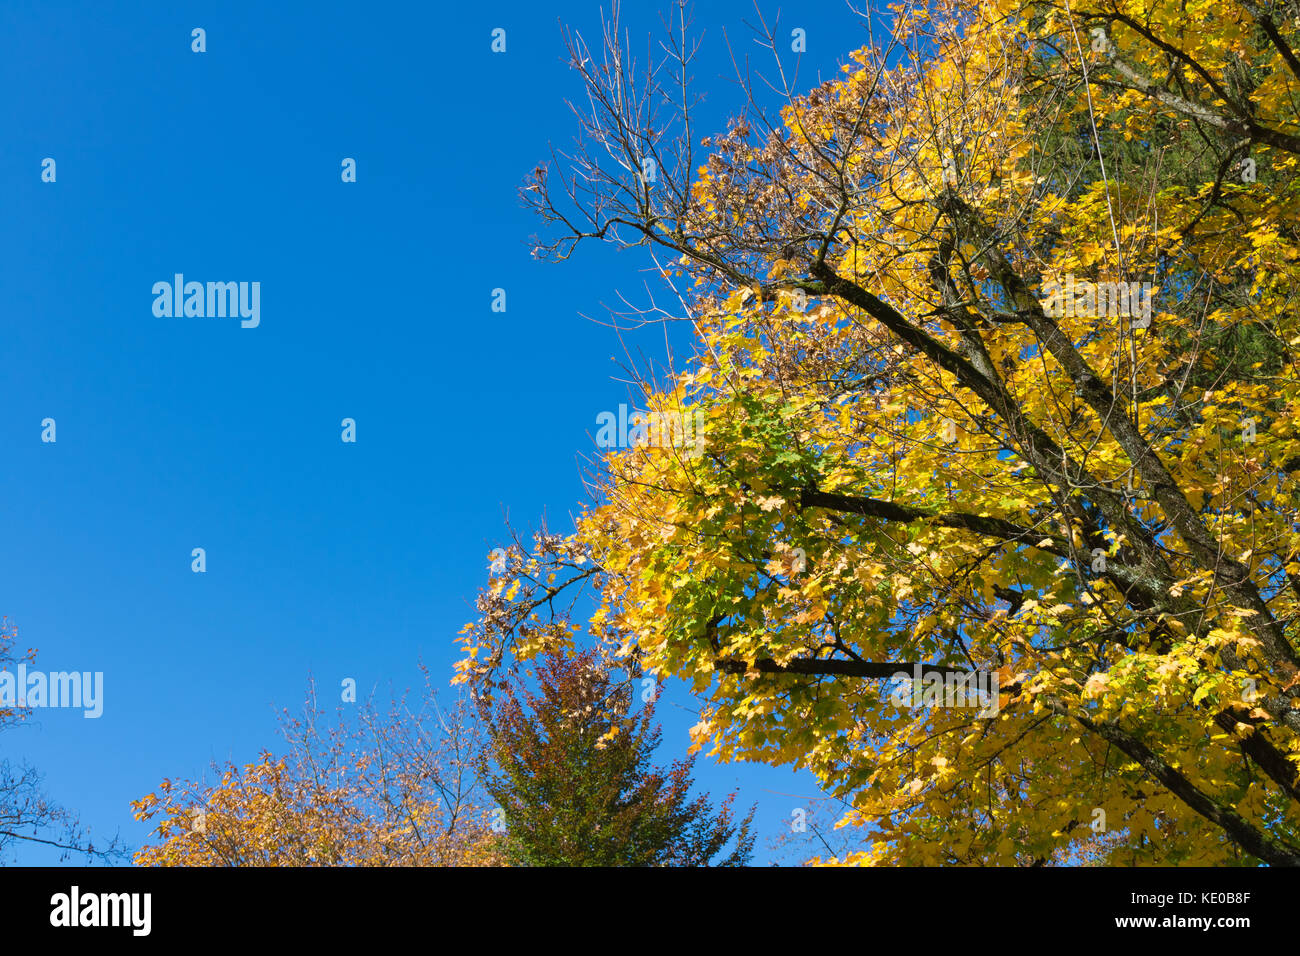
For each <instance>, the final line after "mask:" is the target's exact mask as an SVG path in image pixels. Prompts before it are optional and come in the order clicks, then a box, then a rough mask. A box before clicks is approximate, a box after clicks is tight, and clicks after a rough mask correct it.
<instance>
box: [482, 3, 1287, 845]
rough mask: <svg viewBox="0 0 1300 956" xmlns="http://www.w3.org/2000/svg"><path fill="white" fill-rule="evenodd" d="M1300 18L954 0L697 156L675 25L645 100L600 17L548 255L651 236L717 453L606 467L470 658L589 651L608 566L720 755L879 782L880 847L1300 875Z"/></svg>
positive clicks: (596, 635)
mask: <svg viewBox="0 0 1300 956" xmlns="http://www.w3.org/2000/svg"><path fill="white" fill-rule="evenodd" d="M615 27H616V24H615ZM1298 38H1300V24H1298V23H1297V22H1296V19H1295V10H1294V7H1293V6H1287V5H1284V4H1282V3H1269V2H1249V0H1224V2H1216V3H1209V2H1206V0H1178V2H1174V0H1077V2H1070V3H1054V2H1025V3H1021V2H1019V0H994V2H985V3H978V4H958V3H956V2H952V0H939V2H935V3H926V4H922V5H919V6H916V7H910V8H900V9H899V10H898V13H897V18H896V21H895V24H894V29H893V33H892V36H890V37H889V38H887V39H886V40H885V41H883V42H881V43H879V44H877V45H875V46H873V47H870V48H866V49H862V50H858V51H856V52H854V53H852V54H851V56H850V57H849V61H848V62H847V63H846V65H845V67H844V72H843V75H842V76H840V77H839V78H837V79H835V80H833V81H830V82H827V83H825V84H823V85H821V86H819V87H817V88H816V89H814V90H812V91H811V92H809V93H807V94H802V95H796V94H795V93H794V92H793V91H791V90H790V89H789V86H788V84H786V85H784V86H783V85H782V83H781V82H779V81H778V82H776V83H775V86H776V88H777V89H778V90H783V91H784V92H785V93H786V94H787V99H786V101H785V103H784V104H783V106H782V107H781V109H780V114H779V116H778V117H776V118H775V119H773V118H771V117H770V116H769V115H768V113H767V112H765V111H764V110H763V109H761V108H760V107H759V106H758V105H756V104H757V98H756V97H753V96H751V98H750V101H749V104H748V106H747V107H746V110H745V112H744V113H743V115H741V116H740V117H738V118H737V120H736V121H735V122H734V123H733V124H732V126H731V127H730V128H729V129H728V130H726V131H725V132H724V133H723V134H722V135H720V136H716V137H709V138H705V139H703V140H701V139H700V138H699V137H698V134H697V133H696V132H695V131H694V130H693V128H692V122H691V116H690V112H689V104H691V103H693V102H694V100H693V99H692V97H691V96H690V95H684V94H683V93H682V92H681V91H679V90H677V89H675V88H673V87H672V85H671V82H670V81H669V80H668V79H667V78H668V77H671V78H673V79H674V80H675V79H676V78H677V77H678V76H682V77H685V76H687V75H688V74H689V69H687V68H686V67H688V66H689V52H688V51H689V50H690V49H691V44H690V42H689V41H688V40H687V39H685V26H684V25H683V26H682V27H681V28H680V31H679V32H678V33H676V34H674V36H673V37H672V38H671V42H669V43H668V44H667V45H666V46H665V49H667V50H669V57H670V62H669V63H668V64H667V66H665V67H664V68H663V69H661V70H658V71H656V70H649V71H643V75H644V76H645V77H646V79H645V80H644V81H643V82H641V85H637V82H635V81H634V79H633V76H634V75H633V73H632V72H631V71H630V70H628V69H625V68H624V69H610V66H611V64H624V66H626V62H627V60H626V57H627V53H626V51H625V50H624V49H623V48H622V47H621V45H620V40H619V34H618V30H617V29H614V30H611V31H609V32H607V34H606V37H605V43H604V49H603V60H602V56H601V55H600V53H592V51H590V50H589V49H588V48H587V47H586V45H585V44H584V43H583V42H582V41H581V38H580V37H575V38H572V39H571V51H572V52H573V53H574V57H573V62H574V68H575V69H576V70H578V72H579V76H580V78H581V80H582V82H583V83H584V85H585V86H586V87H587V92H588V94H589V102H590V103H591V104H592V107H591V108H592V114H591V115H590V116H585V117H584V119H583V130H584V142H583V144H582V145H581V147H580V149H579V151H578V152H577V153H576V154H575V155H573V156H569V157H558V158H557V159H558V160H559V163H560V169H559V171H558V173H557V172H556V171H553V170H552V169H551V168H550V167H543V168H541V169H539V170H538V172H537V174H536V175H535V177H534V180H533V181H532V182H531V183H530V184H529V186H528V189H527V190H526V192H525V196H527V197H528V198H529V201H530V202H531V203H532V204H533V205H534V207H535V208H536V209H537V211H538V213H539V214H540V215H541V216H542V218H543V220H544V221H545V222H546V223H547V227H548V229H549V230H550V232H549V233H548V235H549V236H550V238H548V239H545V240H541V241H539V250H540V251H541V253H542V254H544V255H553V256H557V257H563V256H568V255H570V254H572V253H573V251H574V249H575V247H577V246H579V245H581V244H583V243H585V242H588V241H590V240H593V239H595V240H601V241H612V242H616V243H622V244H625V245H641V246H645V247H647V248H648V249H649V250H651V255H652V256H653V261H654V262H655V263H656V264H657V265H658V266H659V268H660V269H661V270H662V274H663V276H664V278H665V281H666V282H668V283H669V284H670V285H671V286H672V288H673V289H674V290H676V291H677V292H678V293H679V294H680V295H681V296H682V301H683V303H684V307H685V308H686V310H687V314H686V316H685V318H687V319H689V320H690V321H691V322H692V324H693V329H694V333H695V349H694V354H693V355H691V356H689V357H688V359H687V363H686V368H685V370H684V371H683V372H682V373H681V374H680V375H678V376H677V377H676V378H674V379H671V380H669V381H666V382H660V383H657V384H656V383H651V382H646V383H644V386H645V391H646V404H647V406H648V407H649V408H652V409H656V410H663V411H665V412H669V413H680V412H682V411H683V410H686V411H690V412H693V413H699V414H700V415H702V416H703V418H704V421H705V428H704V441H703V447H702V448H701V449H698V450H697V449H692V448H684V447H680V446H679V447H673V445H672V444H671V443H658V444H655V443H643V444H642V445H641V446H640V447H634V448H631V449H627V450H620V451H615V452H611V453H609V454H607V455H605V456H604V458H603V460H602V461H601V465H600V472H599V474H598V475H597V476H596V484H597V493H596V495H595V497H594V500H593V501H592V502H591V504H590V505H589V507H588V508H587V509H586V510H585V511H584V513H583V514H582V515H581V517H580V518H579V520H578V522H577V527H576V529H575V531H574V533H573V534H572V535H568V536H563V537H560V536H556V535H550V534H545V535H542V536H539V538H538V539H537V541H536V542H535V544H534V546H532V547H523V546H519V545H516V546H515V547H512V548H511V550H510V553H509V560H508V562H507V567H506V569H505V571H504V572H502V573H501V574H499V575H497V576H495V577H494V578H493V580H492V582H491V584H490V586H489V587H488V589H487V590H486V591H485V592H484V594H483V595H482V596H481V598H480V601H479V612H480V614H479V617H478V619H477V620H476V621H474V622H473V623H471V624H470V625H469V626H468V627H467V633H466V636H465V638H464V641H465V648H466V653H465V657H464V660H463V661H462V664H461V675H460V676H461V679H462V680H467V681H475V682H479V683H480V684H481V683H482V682H485V681H490V680H491V679H492V676H491V675H492V674H493V673H494V671H495V670H496V669H497V668H498V667H500V666H503V665H505V664H506V663H508V662H509V661H510V660H513V659H527V658H530V657H532V656H534V655H536V654H537V653H540V652H544V651H545V650H547V649H548V648H550V647H553V646H563V645H564V644H566V643H567V642H571V641H572V635H573V633H574V631H575V630H577V629H579V628H580V626H581V625H579V624H578V623H575V622H574V620H573V619H572V618H573V615H572V614H571V613H570V612H569V611H567V610H565V609H564V608H561V607H558V606H557V605H558V603H559V600H560V599H561V595H566V594H567V593H568V592H570V591H571V590H574V589H578V588H582V587H590V588H591V589H592V590H593V592H594V593H595V595H596V596H597V599H598V603H599V607H598V608H597V610H596V611H595V613H594V614H593V615H591V616H590V619H589V621H588V622H587V627H588V628H589V630H590V631H591V633H592V635H593V639H594V640H595V642H596V643H597V645H598V646H599V647H601V648H602V649H603V653H604V654H605V655H606V657H607V658H608V660H610V661H621V662H624V663H625V664H626V666H628V667H632V668H635V669H644V671H645V672H646V673H649V674H653V675H673V676H676V677H679V678H682V679H683V680H685V681H687V682H688V683H689V684H690V685H691V686H692V687H693V688H694V690H695V692H696V693H697V694H698V695H699V696H700V697H701V698H702V699H703V701H704V712H703V715H702V718H701V722H700V724H699V726H698V728H697V735H698V737H697V739H698V741H699V742H700V743H701V744H704V743H706V742H711V743H712V748H713V752H714V753H716V754H718V755H720V756H721V757H722V758H725V759H746V760H764V761H768V762H771V763H774V764H789V765H794V766H798V767H807V768H809V769H811V770H812V771H813V772H814V773H815V774H816V775H817V776H818V778H819V779H820V780H821V782H822V783H823V785H824V786H825V788H826V789H827V791H829V792H830V793H831V794H832V795H833V796H835V797H838V798H841V799H843V800H846V801H848V802H849V803H850V804H851V805H852V807H853V810H852V811H851V812H850V813H849V814H848V815H847V816H846V817H845V819H844V821H842V822H843V823H845V824H846V825H861V826H863V827H865V828H866V832H867V833H869V838H870V841H871V842H870V847H869V849H866V850H863V851H860V852H855V853H852V854H850V855H849V856H848V862H853V863H863V864H900V863H901V864H931V863H947V864H978V865H987V864H1008V865H1043V864H1059V863H1070V862H1079V861H1089V862H1098V863H1107V864H1153V863H1158V864H1186V863H1195V864H1202V865H1216V866H1222V865H1255V864H1258V863H1259V862H1261V861H1264V862H1268V863H1271V864H1284V865H1294V864H1297V863H1300V776H1298V774H1297V760H1298V759H1300V706H1297V697H1298V696H1300V652H1298V651H1297V626H1300V560H1298V559H1297V555H1298V554H1300V502H1298V497H1297V496H1300V487H1297V484H1296V481H1297V478H1296V474H1295V473H1296V471H1297V469H1300V436H1298V434H1297V425H1296V422H1297V413H1300V369H1297V366H1296V356H1295V347H1296V346H1297V345H1300V310H1298V309H1297V308H1296V306H1297V291H1298V289H1297V283H1298V282H1300V239H1298V237H1297V223H1298V222H1300V177H1298V176H1297V172H1296V170H1297V162H1298V161H1300V117H1298V111H1297V103H1298V102H1300V58H1297V55H1296V53H1295V52H1294V50H1295V46H1296V43H1297V39H1298ZM768 39H769V44H770V45H771V46H772V48H773V49H774V50H775V49H776V48H777V44H778V43H779V39H778V38H777V37H776V36H775V35H774V34H773V35H770V36H769V38H768ZM673 58H676V59H673ZM602 63H603V66H604V68H603V69H602ZM679 66H681V67H683V68H681V69H678V67H679ZM787 75H789V74H787V73H785V72H780V73H779V79H780V80H783V79H784V77H785V76H787ZM616 81H617V82H618V83H620V84H623V86H621V87H620V89H619V90H618V95H612V93H611V90H612V84H614V83H615V82H616ZM683 83H685V80H683ZM674 104H681V106H680V109H678V110H677V111H676V112H674ZM656 110H657V111H658V112H656ZM701 141H703V142H704V144H705V146H707V147H708V148H709V149H710V150H711V155H710V156H708V158H707V159H706V160H705V161H704V162H703V163H698V164H697V162H696V160H695V158H694V151H695V150H696V149H697V148H698V147H699V143H700V142H701ZM647 157H650V158H653V159H654V160H655V161H656V164H657V168H658V170H659V176H658V179H657V180H656V182H655V183H653V184H651V183H649V182H648V181H645V180H644V178H643V177H640V176H638V175H637V171H638V170H640V169H641V168H642V165H643V161H644V160H645V159H646V158H647ZM1071 282H1073V283H1074V288H1075V289H1076V290H1082V291H1084V293H1085V294H1082V295H1079V296H1078V298H1077V299H1075V300H1073V301H1072V302H1071V303H1070V304H1071V306H1072V307H1071V308H1064V307H1063V305H1064V303H1063V302H1062V301H1061V299H1060V296H1059V292H1058V291H1056V290H1059V289H1060V288H1063V287H1064V288H1069V287H1070V286H1069V283H1071ZM1117 282H1123V283H1125V284H1126V286H1125V289H1126V290H1127V289H1128V286H1127V283H1139V284H1142V283H1150V286H1149V289H1150V295H1151V298H1150V299H1147V300H1146V302H1148V303H1149V305H1150V313H1149V315H1144V314H1143V310H1142V309H1140V308H1139V305H1140V303H1141V302H1142V296H1143V294H1144V292H1145V290H1143V289H1142V286H1141V285H1139V287H1138V289H1136V290H1134V293H1135V297H1134V300H1133V301H1132V302H1130V303H1129V304H1128V305H1125V304H1124V303H1123V302H1122V301H1121V300H1118V298H1117V295H1116V293H1117V291H1118V289H1117V288H1116V287H1114V286H1113V285H1110V284H1113V283H1117ZM1102 283H1105V284H1108V288H1109V289H1110V292H1109V294H1108V295H1107V296H1106V297H1105V298H1104V299H1103V300H1102V301H1099V297H1098V292H1097V289H1098V284H1102ZM1089 290H1090V291H1089ZM1148 318H1149V322H1148V321H1146V320H1147V319H1148ZM899 672H906V673H908V674H920V675H922V677H923V679H924V680H925V681H926V682H927V685H928V686H932V685H933V684H934V683H935V682H938V681H943V680H945V679H951V678H952V676H953V675H964V674H967V673H970V672H981V673H984V674H996V675H997V676H998V684H999V687H998V690H999V693H998V694H997V699H996V704H997V706H996V708H988V707H982V708H971V707H960V706H939V707H936V706H908V705H907V703H900V702H899V701H900V698H899V697H898V695H897V692H898V691H900V690H901V689H902V688H901V686H900V683H901V682H900V681H898V680H896V679H894V678H893V675H895V674H897V673H899ZM993 709H996V712H995V713H991V712H990V711H991V710H993Z"/></svg>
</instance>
